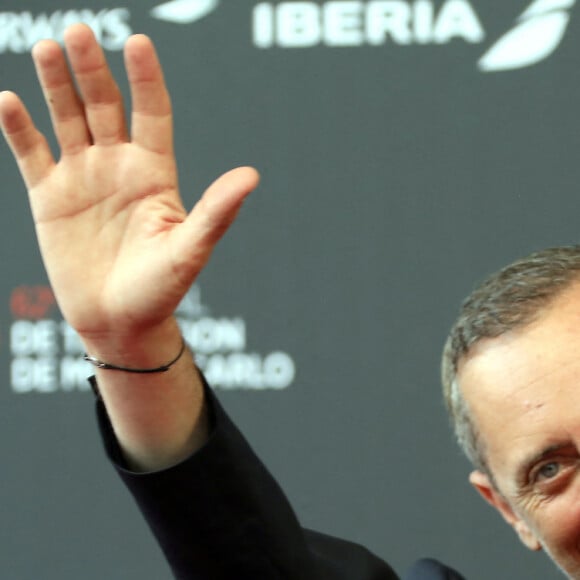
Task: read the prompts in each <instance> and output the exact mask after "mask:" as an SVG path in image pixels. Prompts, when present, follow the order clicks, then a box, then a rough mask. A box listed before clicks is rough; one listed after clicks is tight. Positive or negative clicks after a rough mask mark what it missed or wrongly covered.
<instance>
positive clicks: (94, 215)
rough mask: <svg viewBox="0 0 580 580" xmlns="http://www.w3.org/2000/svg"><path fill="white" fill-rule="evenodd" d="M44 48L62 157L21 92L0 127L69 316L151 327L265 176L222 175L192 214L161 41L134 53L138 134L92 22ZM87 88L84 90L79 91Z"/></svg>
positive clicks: (77, 321)
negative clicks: (182, 193) (185, 201)
mask: <svg viewBox="0 0 580 580" xmlns="http://www.w3.org/2000/svg"><path fill="white" fill-rule="evenodd" d="M65 46H66V51H67V55H68V58H69V61H70V67H71V69H72V75H71V73H70V72H69V68H68V66H67V63H66V59H65V55H64V53H63V51H62V49H61V48H60V47H59V46H58V44H56V43H55V42H53V41H43V42H41V43H39V44H38V45H37V46H36V47H35V49H34V52H33V56H34V62H35V65H36V68H37V74H38V77H39V79H40V83H41V85H42V88H43V91H44V94H45V98H46V101H47V103H48V107H49V110H50V114H51V118H52V122H53V128H54V131H55V135H56V137H57V140H58V143H59V145H60V148H61V158H60V160H59V161H58V162H55V160H54V159H53V157H52V154H51V152H50V150H49V147H48V145H47V143H46V140H45V139H44V137H43V136H42V134H41V133H39V132H38V130H37V129H36V128H35V126H34V124H33V122H32V120H31V118H30V116H29V114H28V112H27V110H26V108H25V107H24V105H23V104H22V102H21V101H20V99H19V98H18V97H17V96H16V95H14V94H12V93H3V94H2V95H1V96H0V122H1V124H2V128H3V132H4V134H5V136H6V139H7V141H8V143H9V145H10V147H11V148H12V151H13V153H14V155H15V158H16V160H17V162H18V165H19V167H20V171H21V173H22V176H23V178H24V180H25V183H26V185H27V187H28V191H29V195H30V202H31V206H32V211H33V215H34V220H35V224H36V228H37V233H38V238H39V243H40V247H41V251H42V254H43V258H44V261H45V265H46V267H47V271H48V274H49V277H50V280H51V284H52V285H53V289H54V291H55V294H56V296H57V299H58V301H59V304H60V307H61V309H62V311H63V314H64V316H65V318H66V319H67V320H68V322H69V323H70V324H71V325H72V326H73V327H74V328H76V330H77V331H78V332H79V333H80V334H81V335H84V336H89V335H106V334H107V333H108V332H110V331H111V329H112V328H113V326H114V327H115V328H116V332H119V325H122V326H123V327H124V328H125V329H126V330H127V332H129V331H131V332H133V331H135V330H138V329H139V328H141V327H151V326H154V325H155V324H159V323H161V322H162V321H163V320H165V319H167V318H168V317H170V316H171V315H172V313H173V311H174V309H175V308H176V306H177V304H178V303H179V301H180V300H181V298H182V296H183V294H184V293H185V292H186V291H187V289H188V287H189V286H190V285H191V283H192V281H193V280H194V279H195V277H196V276H197V275H198V273H199V272H200V270H201V269H202V267H203V266H204V264H205V263H206V261H207V259H208V258H209V255H210V253H211V251H212V249H213V247H214V246H215V244H216V243H217V241H218V240H219V238H220V237H221V235H222V234H223V233H224V232H225V231H226V229H227V227H228V226H229V225H230V223H231V222H232V221H233V219H234V218H235V216H236V214H237V211H238V210H239V207H240V206H241V204H242V202H243V199H244V198H245V196H246V195H247V194H248V193H249V192H250V191H251V190H252V189H253V188H254V187H255V186H256V185H257V181H258V176H257V173H256V172H255V171H254V170H253V169H251V168H239V169H236V170H233V171H230V172H228V173H226V174H224V175H223V176H222V177H220V178H219V179H218V180H217V181H216V182H214V184H213V185H212V186H211V187H210V188H209V189H208V190H207V191H206V192H205V194H204V195H203V197H202V198H201V199H200V201H199V202H198V203H197V204H196V206H195V207H194V209H193V210H192V211H191V212H190V213H188V212H186V210H185V209H184V207H183V205H182V203H181V200H180V197H179V193H178V185H177V173H176V168H175V161H174V154H173V144H172V141H173V136H172V114H171V104H170V99H169V95H168V93H167V90H166V87H165V84H164V81H163V75H162V71H161V68H160V66H159V63H158V60H157V57H156V55H155V51H154V48H153V45H152V43H151V42H150V40H149V39H148V38H147V37H145V36H140V35H139V36H134V37H132V38H131V39H130V40H129V41H128V42H127V45H126V48H125V64H126V69H127V75H128V78H129V84H130V87H131V98H132V116H131V134H130V135H129V134H128V132H127V128H126V122H125V118H124V114H123V107H122V98H121V95H120V93H119V90H118V88H117V86H116V84H115V82H114V80H113V78H112V76H111V73H110V71H109V68H108V67H107V64H106V61H105V58H104V55H103V52H102V50H101V48H100V47H99V46H98V44H97V42H96V40H95V38H94V36H93V34H92V32H91V31H90V29H89V28H88V27H86V26H84V25H75V26H73V27H71V28H70V29H68V30H67V33H66V36H65ZM73 77H74V80H76V84H77V86H78V92H77V90H76V89H75V86H74V81H73Z"/></svg>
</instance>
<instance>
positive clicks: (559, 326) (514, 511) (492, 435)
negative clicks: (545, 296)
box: [458, 284, 580, 579]
mask: <svg viewBox="0 0 580 580" xmlns="http://www.w3.org/2000/svg"><path fill="white" fill-rule="evenodd" d="M458 381H459V386H460V388H461V390H462V392H463V395H464V397H465V399H466V401H467V403H468V405H469V407H470V409H471V411H472V413H473V417H474V419H475V424H476V425H477V427H478V429H479V432H480V435H481V439H482V442H483V445H484V448H485V453H486V458H487V461H488V466H489V468H490V471H491V473H493V476H494V479H495V482H496V485H497V489H496V488H494V486H492V485H491V483H490V482H489V480H488V478H487V477H486V476H485V475H484V474H482V473H480V472H474V473H473V474H472V475H471V478H470V479H471V482H472V483H473V484H474V485H475V486H476V487H477V489H478V490H479V491H480V492H481V493H482V495H483V496H484V497H485V499H487V500H488V501H489V502H490V503H491V504H493V505H494V506H495V507H496V508H497V509H498V510H499V511H500V512H501V513H502V515H503V516H504V518H505V519H506V520H507V521H508V522H509V523H510V524H511V525H512V526H513V527H514V528H515V530H516V532H517V533H518V535H519V536H520V538H521V539H522V541H523V542H524V543H525V544H526V545H527V546H528V547H529V548H531V549H539V548H540V547H542V548H544V549H545V550H546V551H547V552H548V553H549V554H550V556H551V557H552V558H553V559H554V561H555V562H556V563H557V564H558V565H559V566H560V567H561V568H562V569H563V570H564V571H565V572H566V574H567V575H568V576H569V577H571V578H575V579H580V284H575V285H574V286H573V287H572V288H570V289H569V290H567V291H566V292H565V293H564V294H562V295H561V296H560V297H559V298H558V299H557V300H556V301H555V302H554V303H553V304H552V305H551V306H550V308H549V309H547V310H546V312H545V313H543V314H542V316H541V317H540V318H539V319H538V320H537V321H536V322H534V323H533V324H531V325H530V326H528V327H526V328H524V329H523V330H520V331H518V332H513V333H508V334H506V335H504V336H501V337H499V338H495V339H486V340H483V341H481V342H480V343H479V344H478V345H476V346H475V348H474V349H473V352H471V353H470V355H469V356H468V357H467V358H466V359H465V360H464V361H463V362H462V363H461V365H460V368H459V373H458Z"/></svg>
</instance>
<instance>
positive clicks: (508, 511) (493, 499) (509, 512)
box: [469, 471, 542, 550]
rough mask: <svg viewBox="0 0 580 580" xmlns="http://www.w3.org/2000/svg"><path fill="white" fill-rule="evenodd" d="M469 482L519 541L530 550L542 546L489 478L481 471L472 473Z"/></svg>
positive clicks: (538, 548)
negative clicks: (513, 531) (511, 529)
mask: <svg viewBox="0 0 580 580" xmlns="http://www.w3.org/2000/svg"><path fill="white" fill-rule="evenodd" d="M469 482H470V483H471V485H473V487H475V489H476V490H477V491H478V492H479V493H480V495H481V496H482V497H483V499H484V500H485V501H486V502H488V503H489V504H490V505H492V506H493V507H494V508H495V509H496V510H497V511H498V512H499V513H500V514H501V515H502V516H503V518H504V520H505V521H506V522H507V523H508V524H509V525H510V526H511V527H512V528H513V529H514V530H515V531H516V533H517V535H518V536H519V538H520V540H521V541H522V542H523V544H524V545H525V546H526V547H528V548H529V549H530V550H540V549H541V548H542V545H541V544H540V542H539V540H538V538H537V537H536V535H535V534H534V532H533V531H532V530H531V529H530V528H529V526H528V525H527V524H526V522H524V520H522V519H521V518H520V517H519V516H518V515H517V514H516V513H515V512H514V510H513V509H512V508H511V506H510V505H509V504H508V502H507V501H506V500H505V499H504V497H503V496H502V495H501V493H499V492H498V491H497V490H496V488H495V487H494V485H493V484H492V483H491V481H490V479H489V477H488V476H487V475H486V474H485V473H483V472H481V471H472V472H471V474H470V475H469Z"/></svg>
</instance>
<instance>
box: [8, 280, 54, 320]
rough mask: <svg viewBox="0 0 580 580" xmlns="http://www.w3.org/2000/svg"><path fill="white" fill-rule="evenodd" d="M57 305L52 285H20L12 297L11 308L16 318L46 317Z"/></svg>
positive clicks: (36, 318) (35, 318) (34, 318)
mask: <svg viewBox="0 0 580 580" xmlns="http://www.w3.org/2000/svg"><path fill="white" fill-rule="evenodd" d="M55 305H56V300H55V298H54V292H53V291H52V288H51V287H50V286H19V287H18V288H14V290H13V291H12V296H11V297H10V310H11V311H12V315H13V316H14V317H15V318H31V319H33V320H39V319H41V318H46V316H47V315H48V313H49V312H50V311H51V309H52V308H54V306H55Z"/></svg>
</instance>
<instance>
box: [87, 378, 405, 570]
mask: <svg viewBox="0 0 580 580" xmlns="http://www.w3.org/2000/svg"><path fill="white" fill-rule="evenodd" d="M93 384H94V382H93ZM205 388H206V395H207V400H208V404H209V408H210V413H211V418H212V422H213V428H212V433H211V436H210V439H209V441H208V442H207V443H206V445H205V446H204V447H203V448H202V449H200V450H199V451H197V452H196V453H195V454H193V455H192V456H191V457H189V458H187V459H186V460H185V461H183V462H181V463H179V464H177V465H175V466H172V467H170V468H167V469H164V470H161V471H156V472H152V473H134V472H131V471H129V470H128V469H127V468H126V466H125V462H124V459H123V455H122V452H121V450H120V448H119V445H118V443H117V441H116V438H115V436H114V434H113V430H112V427H111V424H110V422H109V419H108V416H107V413H106V410H105V408H104V405H103V403H102V401H101V400H100V398H99V399H98V400H97V416H98V420H99V426H100V429H101V433H102V436H103V440H104V444H105V449H106V452H107V454H108V456H109V458H110V459H111V461H112V462H113V464H114V466H115V468H116V470H117V472H118V473H119V475H120V477H121V479H122V480H123V481H124V483H125V485H126V486H127V487H128V489H129V491H130V492H131V494H132V495H133V497H134V498H135V501H136V502H137V505H138V507H139V509H140V510H141V512H142V513H143V515H144V517H145V519H146V520H147V522H148V524H149V526H150V528H151V530H152V531H153V534H154V535H155V537H156V538H157V541H158V542H159V544H160V546H161V548H162V550H163V552H164V553H165V556H166V558H167V560H168V562H169V564H170V566H171V568H172V570H173V573H174V575H175V577H176V578H179V579H188V580H322V579H324V580H392V579H395V580H396V578H397V576H396V574H395V573H394V572H393V570H392V569H391V568H390V567H389V566H388V565H387V564H386V563H385V562H383V561H382V560H380V559H379V558H377V557H376V556H374V555H372V554H371V553H370V552H369V551H367V550H366V549H365V548H363V547H361V546H358V545H356V544H353V543H351V542H346V541H343V540H338V539H336V538H332V537H330V536H326V535H324V534H319V533H316V532H311V531H307V530H304V529H302V528H301V526H300V524H299V522H298V520H297V518H296V516H295V514H294V512H293V510H292V508H291V506H290V504H289V503H288V500H287V499H286V497H285V495H284V493H283V492H282V490H281V489H280V487H279V485H278V483H277V482H276V481H275V480H274V478H273V477H272V476H271V475H270V474H269V472H268V471H267V469H266V468H265V467H264V465H263V464H262V462H261V461H260V460H259V459H258V458H257V457H256V455H255V454H254V452H253V451H252V449H251V448H250V446H249V445H248V443H247V442H246V440H245V439H244V437H243V436H242V435H241V433H240V432H239V431H238V429H237V428H236V427H235V425H234V424H233V423H232V421H231V420H230V419H229V417H228V416H227V414H226V413H225V412H224V410H223V408H222V407H221V405H220V404H219V402H218V401H217V399H216V398H215V396H214V395H213V393H212V391H211V389H209V388H208V387H207V385H206V386H205Z"/></svg>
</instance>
